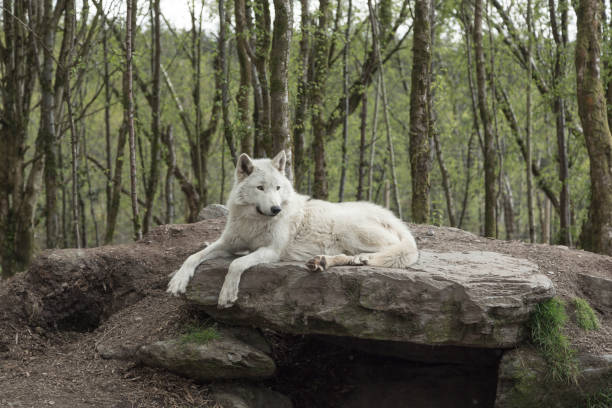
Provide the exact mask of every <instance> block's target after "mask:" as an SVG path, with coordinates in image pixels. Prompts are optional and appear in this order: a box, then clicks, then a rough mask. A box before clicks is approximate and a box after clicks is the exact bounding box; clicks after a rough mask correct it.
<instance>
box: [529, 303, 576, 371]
mask: <svg viewBox="0 0 612 408" xmlns="http://www.w3.org/2000/svg"><path fill="white" fill-rule="evenodd" d="M566 321H567V313H566V312H565V304H564V303H563V302H562V301H561V300H559V299H557V298H552V299H549V300H547V301H546V302H543V303H540V304H538V305H537V306H536V308H535V311H534V312H533V314H532V316H531V321H530V326H531V340H532V341H533V343H534V344H535V346H536V347H537V348H538V349H539V351H540V352H541V353H542V355H543V357H544V359H545V360H546V362H547V363H548V367H549V370H550V372H549V374H550V376H551V377H552V379H553V380H556V381H564V382H568V383H570V382H573V383H575V382H576V381H577V377H578V363H577V361H576V358H575V354H576V351H575V350H574V349H573V348H572V346H571V345H570V342H569V340H568V339H567V337H566V336H565V335H564V334H563V333H562V329H563V326H564V325H565V322H566Z"/></svg>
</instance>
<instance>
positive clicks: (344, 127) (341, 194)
mask: <svg viewBox="0 0 612 408" xmlns="http://www.w3.org/2000/svg"><path fill="white" fill-rule="evenodd" d="M352 12H353V1H352V0H349V3H348V12H347V16H346V28H345V32H344V51H343V53H342V92H343V93H344V122H343V123H342V170H341V174H340V189H339V191H338V201H340V202H342V201H344V184H345V182H346V168H347V167H348V146H347V145H348V126H349V114H350V112H349V107H350V105H349V94H348V86H349V72H348V56H349V52H350V34H351V16H352ZM364 95H365V92H364ZM362 102H363V100H362ZM364 132H365V131H364ZM360 174H361V173H360ZM360 181H361V180H360Z"/></svg>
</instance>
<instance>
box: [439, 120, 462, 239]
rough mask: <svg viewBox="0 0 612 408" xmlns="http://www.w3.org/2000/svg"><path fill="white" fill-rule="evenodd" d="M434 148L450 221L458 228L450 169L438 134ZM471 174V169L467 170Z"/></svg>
mask: <svg viewBox="0 0 612 408" xmlns="http://www.w3.org/2000/svg"><path fill="white" fill-rule="evenodd" d="M433 140H434V146H435V148H436V158H437V159H438V166H439V167H440V174H441V175H442V187H443V188H444V197H445V198H446V210H447V212H448V221H449V223H450V226H451V227H456V226H457V221H456V219H455V206H454V204H453V192H452V190H451V186H450V176H449V174H448V169H447V168H446V164H445V162H444V155H443V154H442V146H441V145H440V137H439V135H438V132H435V131H434V132H433ZM468 154H469V153H468ZM467 171H468V172H469V167H468V169H467Z"/></svg>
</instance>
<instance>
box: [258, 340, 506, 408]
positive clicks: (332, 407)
mask: <svg viewBox="0 0 612 408" xmlns="http://www.w3.org/2000/svg"><path fill="white" fill-rule="evenodd" d="M330 340H331V341H330ZM343 340H345V339H342V338H329V337H327V336H324V337H320V336H316V337H315V336H305V337H292V339H291V340H289V339H287V338H285V339H283V340H282V341H281V342H280V343H277V345H278V344H280V346H277V347H274V349H275V352H274V354H275V360H276V361H277V365H278V371H277V373H276V375H275V377H274V378H273V379H270V380H268V381H267V382H266V385H268V386H271V387H272V388H273V389H275V390H276V391H278V392H281V393H283V394H285V395H287V396H289V397H290V398H291V400H292V401H293V403H294V405H295V408H372V407H374V408H402V407H407V408H425V407H428V408H432V407H434V408H447V407H448V408H463V407H492V406H493V405H494V402H495V393H496V386H497V368H498V364H499V358H500V356H501V350H495V349H471V348H462V347H450V346H449V347H446V346H441V347H430V346H420V345H410V344H387V345H384V344H376V347H374V345H375V343H377V342H372V343H370V342H368V341H361V342H359V344H358V347H359V348H358V349H357V348H355V344H354V343H353V344H351V342H348V343H345V342H344V341H343ZM340 343H342V344H340ZM346 344H351V347H350V348H349V347H347V346H346ZM368 345H370V346H373V349H372V351H375V352H376V354H373V353H371V352H367V351H364V350H367V349H368ZM385 346H386V347H385ZM384 348H386V349H387V351H389V350H392V352H391V353H384V352H383V353H381V350H382V349H384ZM400 350H403V351H401V352H400ZM381 354H386V355H381ZM389 354H391V355H389ZM398 355H402V356H403V358H400V357H398ZM411 356H412V357H411ZM419 356H420V357H419ZM453 356H455V357H453ZM415 358H416V359H419V360H421V361H414V359H415ZM442 360H446V361H442Z"/></svg>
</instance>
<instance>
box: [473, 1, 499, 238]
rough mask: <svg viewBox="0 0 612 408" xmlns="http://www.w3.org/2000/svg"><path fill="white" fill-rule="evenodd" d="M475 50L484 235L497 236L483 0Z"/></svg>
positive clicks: (477, 7)
mask: <svg viewBox="0 0 612 408" xmlns="http://www.w3.org/2000/svg"><path fill="white" fill-rule="evenodd" d="M474 52H475V55H476V82H477V90H478V107H479V111H480V119H481V121H482V125H483V128H484V171H485V177H484V185H485V211H484V235H485V236H487V237H494V236H495V230H496V228H495V200H496V197H497V194H496V191H497V188H496V172H497V156H496V154H495V140H494V135H493V129H492V128H491V120H490V116H489V115H490V113H489V107H488V105H487V92H486V88H485V72H484V69H485V63H484V52H483V48H482V0H475V1H474Z"/></svg>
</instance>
